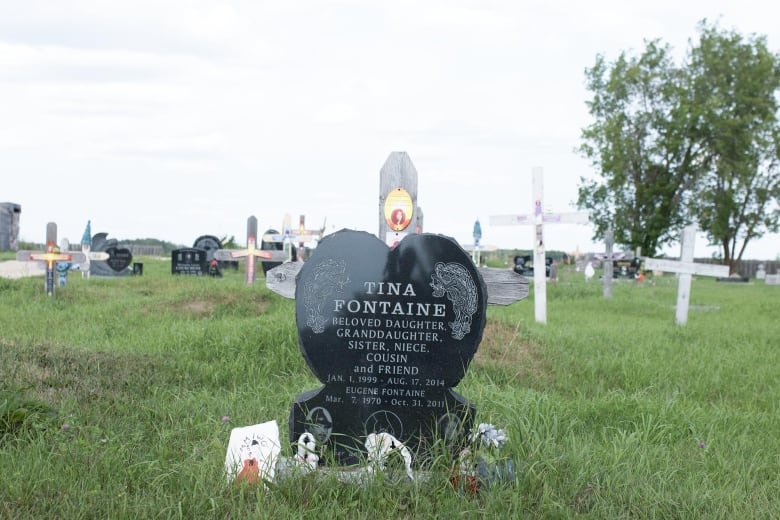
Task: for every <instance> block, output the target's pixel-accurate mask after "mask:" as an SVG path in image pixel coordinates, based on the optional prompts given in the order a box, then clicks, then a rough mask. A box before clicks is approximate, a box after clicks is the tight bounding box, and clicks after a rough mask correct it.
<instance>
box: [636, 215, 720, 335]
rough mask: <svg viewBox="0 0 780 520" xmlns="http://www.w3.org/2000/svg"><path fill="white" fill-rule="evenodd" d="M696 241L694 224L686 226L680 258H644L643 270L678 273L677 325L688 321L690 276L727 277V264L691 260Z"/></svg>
mask: <svg viewBox="0 0 780 520" xmlns="http://www.w3.org/2000/svg"><path fill="white" fill-rule="evenodd" d="M695 242H696V226H688V227H686V228H685V230H683V235H682V240H681V244H680V260H679V261H678V260H664V259H661V258H646V259H645V270H650V271H665V272H668V273H677V274H679V282H678V284H677V314H676V319H675V321H676V323H677V325H685V324H686V323H687V322H688V305H689V304H690V296H691V276H692V275H694V274H695V275H699V276H718V277H723V278H725V277H727V276H728V275H729V267H728V266H727V265H716V264H697V263H694V261H693V247H694V244H695Z"/></svg>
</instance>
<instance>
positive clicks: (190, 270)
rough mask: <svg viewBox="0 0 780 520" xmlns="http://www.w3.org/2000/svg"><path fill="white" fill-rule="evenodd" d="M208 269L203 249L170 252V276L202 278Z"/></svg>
mask: <svg viewBox="0 0 780 520" xmlns="http://www.w3.org/2000/svg"><path fill="white" fill-rule="evenodd" d="M208 269H209V261H208V259H207V253H206V251H205V250H203V249H197V248H194V247H186V248H181V249H174V250H173V251H171V274H181V275H185V276H203V275H204V274H206V273H207V272H208Z"/></svg>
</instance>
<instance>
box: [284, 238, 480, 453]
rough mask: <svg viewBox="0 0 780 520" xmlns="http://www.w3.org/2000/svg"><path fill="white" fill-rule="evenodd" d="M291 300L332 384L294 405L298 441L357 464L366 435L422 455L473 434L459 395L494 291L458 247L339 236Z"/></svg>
mask: <svg viewBox="0 0 780 520" xmlns="http://www.w3.org/2000/svg"><path fill="white" fill-rule="evenodd" d="M295 302H296V321H297V326H298V338H299V342H300V347H301V351H302V352H303V355H304V357H305V359H306V362H307V363H308V365H309V367H310V368H311V370H312V371H313V372H314V374H315V375H316V376H317V378H318V379H319V380H320V381H321V382H322V383H323V384H324V386H323V387H321V388H319V389H316V390H312V391H309V392H306V393H304V394H301V395H299V396H298V398H297V399H296V401H295V403H294V404H293V407H292V411H291V414H290V439H291V441H292V442H294V441H295V440H297V439H298V437H299V436H300V435H301V434H303V433H304V432H306V431H308V432H310V433H312V434H314V435H315V437H316V438H317V440H318V442H319V443H320V444H325V446H326V447H327V448H329V449H332V450H333V451H332V453H333V454H334V456H335V458H336V460H337V461H338V462H339V463H341V464H355V463H358V462H359V461H360V459H361V457H362V455H361V454H363V453H364V448H363V443H364V440H365V437H366V436H367V435H368V434H369V433H379V432H388V433H391V434H392V435H394V436H395V437H396V438H398V439H399V440H401V441H402V442H404V443H405V444H406V445H407V446H408V447H409V448H410V449H413V450H414V449H418V450H423V451H424V450H425V449H426V447H428V446H430V444H431V443H432V442H433V441H434V440H435V439H436V438H443V439H444V440H445V441H447V442H452V443H457V442H458V441H459V440H461V439H462V435H463V434H464V432H466V431H468V430H470V428H471V423H472V420H473V416H474V407H473V406H472V405H471V404H470V403H469V402H468V401H467V400H466V399H465V398H464V397H462V396H460V395H458V394H457V393H456V392H454V391H453V390H452V388H453V387H454V386H456V385H457V384H458V382H459V381H460V380H461V378H462V377H463V376H464V375H465V373H466V369H467V368H468V366H469V363H470V362H471V359H472V357H473V356H474V354H475V352H476V350H477V347H478V345H479V343H480V341H481V339H482V331H483V329H484V326H485V315H486V313H485V308H486V305H487V290H486V288H485V283H484V281H483V280H482V277H481V275H480V274H479V272H478V271H477V269H476V267H475V265H474V263H473V262H472V261H471V258H470V257H469V255H468V254H467V253H466V252H465V251H464V250H463V249H462V248H461V247H460V246H459V245H458V244H457V243H456V242H455V241H454V240H452V239H450V238H448V237H444V236H441V235H431V234H420V235H416V234H412V235H408V236H407V237H406V238H404V239H403V240H402V241H401V242H400V243H398V245H397V246H396V247H395V248H393V249H389V248H388V247H387V245H385V243H384V242H382V241H381V240H379V239H377V238H376V237H375V236H374V235H371V234H369V233H365V232H359V231H349V230H342V231H339V232H337V233H334V234H332V235H330V236H328V237H326V238H324V239H323V240H322V241H321V242H320V243H319V245H318V246H317V248H316V249H315V250H314V253H313V254H312V256H311V258H310V259H309V261H308V262H307V263H305V264H304V265H303V267H302V268H301V270H300V272H299V274H298V276H297V278H296V291H295Z"/></svg>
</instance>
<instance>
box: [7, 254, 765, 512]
mask: <svg viewBox="0 0 780 520" xmlns="http://www.w3.org/2000/svg"><path fill="white" fill-rule="evenodd" d="M141 261H143V262H144V266H145V268H144V274H143V276H140V277H124V278H119V279H100V278H94V277H93V278H91V279H82V278H81V277H80V276H78V275H77V273H74V274H76V276H73V275H72V276H70V279H69V282H68V286H67V287H66V288H58V289H57V292H56V295H55V296H54V297H48V296H47V295H46V293H45V291H44V288H43V279H42V278H41V277H35V278H23V279H18V280H8V279H2V278H0V517H1V518H9V519H14V518H20V519H21V518H69V519H77V518H317V519H322V518H351V519H362V518H435V517H447V518H472V517H483V516H484V517H491V518H521V517H563V518H567V517H580V516H581V517H592V518H617V517H629V516H636V517H642V518H646V517H651V518H708V519H709V518H773V517H776V515H777V512H778V511H780V471H779V470H780V436H778V434H777V432H778V431H780V416H779V414H778V403H780V377H779V376H780V322H778V320H777V316H778V308H780V306H779V304H780V293H778V291H777V288H776V287H772V286H766V285H764V284H763V283H762V282H760V281H759V282H756V283H754V284H725V283H718V282H716V281H714V280H712V279H704V278H697V279H695V280H694V282H693V284H694V285H693V287H694V289H693V291H692V293H691V298H692V301H691V311H690V317H689V320H688V324H687V325H686V326H685V327H677V326H675V325H674V311H673V306H674V304H675V301H676V293H677V281H676V279H675V277H674V276H670V275H667V276H665V277H662V278H656V279H655V282H656V283H655V285H650V284H637V283H634V282H621V283H615V285H614V286H613V297H612V298H611V299H609V300H605V299H604V298H603V295H602V286H601V284H599V283H596V282H595V281H594V280H592V281H591V282H590V283H586V282H585V281H584V278H583V276H582V274H581V273H575V272H573V271H567V270H565V269H562V270H560V271H559V279H560V281H559V283H557V284H550V285H549V286H548V289H547V295H548V296H547V297H548V302H547V303H548V323H547V325H541V324H537V323H535V320H534V306H533V302H532V301H531V300H530V299H529V300H525V301H521V302H518V303H516V304H514V305H511V306H508V307H495V306H494V307H490V308H489V309H488V324H487V326H486V329H485V335H484V340H483V342H482V344H481V345H480V348H479V351H478V352H477V355H476V356H475V358H474V361H473V362H472V366H471V368H470V370H469V371H468V372H467V374H466V377H465V378H464V379H463V381H462V382H461V383H460V384H459V385H458V387H457V388H456V390H457V391H458V392H459V393H461V394H462V395H464V396H465V397H466V398H468V399H469V400H470V401H471V402H473V403H474V404H475V406H476V407H477V418H476V419H477V421H478V422H490V423H493V424H495V425H496V426H498V427H501V428H505V429H506V430H507V433H508V435H509V441H508V443H507V446H506V447H505V449H504V451H505V452H506V455H507V456H509V457H511V458H512V459H513V460H514V461H515V462H516V466H517V479H516V482H513V483H510V484H508V485H506V486H497V487H494V488H490V489H486V490H482V491H481V492H480V493H479V494H477V495H470V494H468V493H463V492H459V491H457V490H455V489H453V488H452V487H451V486H450V484H449V482H448V480H447V474H448V472H449V471H450V467H451V466H452V461H451V460H450V459H449V458H448V457H446V456H445V455H444V454H442V455H441V456H440V457H436V458H434V459H433V460H432V461H428V462H427V464H426V468H424V469H426V470H429V471H430V472H431V474H432V475H434V477H433V478H431V479H428V480H427V481H424V482H422V481H418V482H403V481H402V482H395V481H391V479H385V478H383V477H381V476H379V477H378V478H376V479H375V480H374V481H373V482H372V483H370V484H368V485H364V486H360V485H355V484H342V483H339V482H338V481H336V480H335V479H329V478H327V477H326V478H324V479H322V480H315V479H314V478H312V476H311V475H309V476H297V477H290V478H287V479H285V480H282V481H280V482H277V483H274V484H271V485H270V486H269V490H268V491H267V492H266V491H265V490H264V489H263V488H262V487H257V486H254V487H252V486H246V485H244V486H238V487H237V486H234V485H232V484H228V483H227V481H226V479H225V475H224V460H225V450H226V446H227V442H228V438H229V434H230V430H231V429H232V428H233V427H236V426H246V425H250V424H256V423H259V422H264V421H268V420H273V419H275V420H276V421H277V422H278V423H279V426H280V432H281V434H282V440H283V441H286V431H287V420H288V415H289V411H290V406H291V403H292V401H293V399H294V398H295V396H296V395H298V394H299V393H301V392H303V391H305V390H307V389H311V388H317V387H319V382H318V381H317V379H316V378H315V377H314V376H313V375H312V374H311V372H310V371H309V369H308V367H307V366H306V363H305V362H304V360H303V358H302V356H301V353H300V349H299V346H298V341H297V337H296V327H295V317H294V314H295V310H294V302H293V301H292V300H287V299H285V298H282V297H280V296H278V295H276V294H274V293H271V292H270V291H268V290H267V289H266V288H265V286H264V280H263V279H262V278H260V279H258V283H256V284H255V285H254V286H246V285H245V283H244V275H243V273H242V272H234V271H229V270H228V271H227V272H225V276H224V278H221V279H214V278H210V277H184V276H172V275H171V274H170V260H166V261H163V260H157V259H152V258H143V259H141ZM531 292H532V294H531V298H533V289H532V290H531ZM282 453H283V455H285V456H291V451H290V450H289V449H288V447H287V446H286V445H284V446H283V451H282ZM436 475H441V478H436V477H435V476H436Z"/></svg>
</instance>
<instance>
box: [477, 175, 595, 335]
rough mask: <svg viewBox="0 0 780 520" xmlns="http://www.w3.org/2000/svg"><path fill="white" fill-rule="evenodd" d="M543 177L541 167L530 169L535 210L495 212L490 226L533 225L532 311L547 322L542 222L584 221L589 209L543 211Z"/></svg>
mask: <svg viewBox="0 0 780 520" xmlns="http://www.w3.org/2000/svg"><path fill="white" fill-rule="evenodd" d="M543 195H544V178H543V173H542V169H541V168H539V167H537V168H534V169H533V196H532V201H533V205H534V212H533V213H532V214H526V215H498V216H494V217H490V224H491V225H493V226H535V227H536V238H535V240H534V314H535V317H536V321H537V322H538V323H547V280H546V278H547V277H546V276H545V270H544V268H543V266H544V265H545V257H544V256H545V255H544V224H587V223H588V222H589V218H588V212H586V211H571V212H566V213H544V212H543V211H542V207H543V205H542V203H543Z"/></svg>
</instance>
